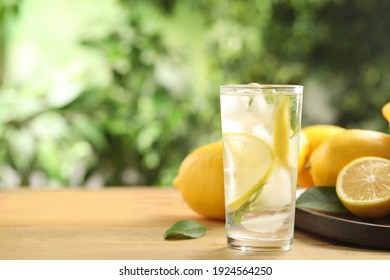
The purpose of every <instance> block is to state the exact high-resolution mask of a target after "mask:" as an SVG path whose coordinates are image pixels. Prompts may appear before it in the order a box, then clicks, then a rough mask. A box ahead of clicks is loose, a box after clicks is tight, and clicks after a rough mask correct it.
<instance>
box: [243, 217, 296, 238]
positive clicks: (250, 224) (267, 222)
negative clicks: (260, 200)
mask: <svg viewBox="0 0 390 280" xmlns="http://www.w3.org/2000/svg"><path fill="white" fill-rule="evenodd" d="M289 219H291V215H290V213H286V212H280V213H272V214H264V215H261V216H258V217H256V218H252V219H248V220H244V221H242V222H241V225H242V226H243V227H244V228H246V229H248V230H250V231H254V232H259V233H269V232H277V231H280V230H284V229H285V228H286V227H287V226H288V225H289V222H290V221H289Z"/></svg>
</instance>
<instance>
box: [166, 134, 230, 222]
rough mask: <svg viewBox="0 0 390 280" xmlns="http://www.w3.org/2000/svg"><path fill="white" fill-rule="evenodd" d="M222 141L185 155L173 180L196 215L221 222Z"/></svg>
mask: <svg viewBox="0 0 390 280" xmlns="http://www.w3.org/2000/svg"><path fill="white" fill-rule="evenodd" d="M223 176H224V174H223V152H222V141H219V142H216V143H211V144H206V145H204V146H201V147H199V148H197V149H195V150H194V151H192V152H191V153H190V154H188V155H187V156H186V157H185V158H184V160H183V162H182V163H181V165H180V167H179V172H178V175H177V176H176V178H175V179H174V181H173V185H174V187H176V188H178V189H179V190H180V192H181V195H182V197H183V199H184V201H185V202H186V203H187V204H188V205H189V206H190V207H191V208H192V209H193V210H194V211H195V212H197V213H198V214H200V215H202V216H204V217H207V218H211V219H220V220H222V219H225V195H224V179H223Z"/></svg>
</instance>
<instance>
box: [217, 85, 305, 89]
mask: <svg viewBox="0 0 390 280" xmlns="http://www.w3.org/2000/svg"><path fill="white" fill-rule="evenodd" d="M220 88H221V89H229V88H238V89H246V88H248V89H292V88H295V89H302V88H303V85H293V84H257V85H254V84H252V85H251V84H227V85H221V86H220Z"/></svg>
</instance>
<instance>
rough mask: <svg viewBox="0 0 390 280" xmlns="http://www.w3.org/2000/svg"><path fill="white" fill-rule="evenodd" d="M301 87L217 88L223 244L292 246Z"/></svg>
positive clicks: (270, 248) (256, 248) (247, 248)
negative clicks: (220, 149)
mask: <svg viewBox="0 0 390 280" xmlns="http://www.w3.org/2000/svg"><path fill="white" fill-rule="evenodd" d="M302 95H303V86H300V85H259V84H249V85H243V84H237V85H222V86H221V87H220V102H221V121H222V141H223V164H224V186H225V207H226V233H227V244H228V247H229V248H231V249H238V250H241V251H254V252H256V251H288V250H291V248H292V243H293V235H294V218H295V193H296V185H297V166H298V149H299V134H300V128H301V111H302Z"/></svg>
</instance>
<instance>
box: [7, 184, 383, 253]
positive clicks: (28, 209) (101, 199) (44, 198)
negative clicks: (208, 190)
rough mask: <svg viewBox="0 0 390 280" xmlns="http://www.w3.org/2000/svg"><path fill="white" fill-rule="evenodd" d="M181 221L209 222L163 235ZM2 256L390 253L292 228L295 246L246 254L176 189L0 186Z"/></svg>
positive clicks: (221, 227) (222, 225) (214, 222)
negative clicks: (196, 231) (200, 233)
mask: <svg viewBox="0 0 390 280" xmlns="http://www.w3.org/2000/svg"><path fill="white" fill-rule="evenodd" d="M182 219H194V220H197V221H199V222H201V223H203V224H204V225H206V226H208V227H209V230H208V231H207V233H206V235H205V236H204V237H202V238H198V239H190V240H179V241H166V240H164V239H163V234H164V232H165V230H166V229H167V228H168V227H170V226H171V225H172V224H174V223H175V222H177V221H179V220H182ZM0 259H1V260H8V259H13V260H21V259H24V260H35V259H38V260H51V259H56V260H64V259H65V260H123V259H127V260H137V259H138V260H148V259H160V260H161V259H167V260H172V259H187V260H190V259H195V260H196V259H202V260H208V259H270V260H279V259H280V260H289V259H296V260H306V259H308V260H310V259H313V260H319V259H321V260H324V259H329V260H333V259H351V260H358V259H373V260H375V259H382V260H390V252H388V251H380V250H372V249H367V248H363V247H361V248H359V247H351V246H344V245H341V244H335V243H334V242H331V241H329V240H324V239H321V238H318V237H316V236H313V235H309V234H306V233H304V232H301V231H298V230H296V231H295V240H294V246H293V250H292V251H290V252H282V253H262V254H248V253H246V254H244V253H239V252H233V251H230V250H228V249H227V248H226V239H225V228H224V222H223V221H215V220H208V219H205V218H202V217H201V216H199V215H198V214H196V213H194V212H193V211H192V210H191V209H190V208H189V207H188V206H187V205H186V204H185V203H184V202H183V200H182V199H181V196H180V193H179V192H178V191H177V190H176V189H171V188H157V187H141V186H140V187H116V188H105V189H100V190H87V189H71V188H68V189H61V190H27V189H21V190H14V191H5V190H3V191H0Z"/></svg>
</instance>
